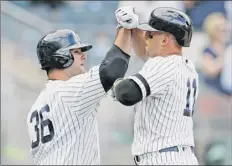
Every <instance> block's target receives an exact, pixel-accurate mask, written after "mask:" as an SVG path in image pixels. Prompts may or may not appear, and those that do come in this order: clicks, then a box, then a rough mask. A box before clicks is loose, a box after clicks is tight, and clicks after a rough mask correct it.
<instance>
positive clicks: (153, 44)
mask: <svg viewBox="0 0 232 166" xmlns="http://www.w3.org/2000/svg"><path fill="white" fill-rule="evenodd" d="M163 38H164V36H163V33H162V32H149V31H147V32H145V39H146V47H145V49H146V54H147V56H149V57H154V56H158V55H159V54H160V52H161V49H162V41H163Z"/></svg>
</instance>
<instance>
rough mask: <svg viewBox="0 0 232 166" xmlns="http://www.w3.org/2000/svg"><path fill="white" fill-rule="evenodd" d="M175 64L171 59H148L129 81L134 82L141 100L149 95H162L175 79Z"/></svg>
mask: <svg viewBox="0 0 232 166" xmlns="http://www.w3.org/2000/svg"><path fill="white" fill-rule="evenodd" d="M175 67H176V63H175V61H173V60H172V59H171V57H155V58H153V59H149V60H148V61H147V62H146V63H145V64H144V66H143V68H142V69H141V70H140V71H139V72H138V73H137V74H135V75H133V76H130V77H129V79H132V80H133V81H135V82H136V83H137V84H138V85H139V87H140V89H141V92H142V96H143V99H144V98H145V97H147V96H149V95H153V96H155V95H157V94H159V93H162V91H163V90H165V88H166V87H167V86H169V85H170V84H171V83H172V82H173V79H174V77H175V73H176V72H175Z"/></svg>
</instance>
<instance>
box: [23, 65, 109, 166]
mask: <svg viewBox="0 0 232 166" xmlns="http://www.w3.org/2000/svg"><path fill="white" fill-rule="evenodd" d="M105 94H106V93H105V91H104V89H103V86H102V84H101V81H100V78H99V66H96V67H93V68H92V69H90V70H89V72H87V73H85V74H81V75H77V76H75V77H73V78H71V79H70V80H68V81H61V80H54V81H48V83H47V84H46V87H45V88H44V89H43V91H42V92H41V93H40V95H39V96H38V98H37V100H36V102H35V103H34V105H33V106H32V109H31V111H30V112H29V114H28V118H27V123H28V127H29V134H30V139H31V141H32V145H33V148H31V154H32V156H33V159H34V162H35V164H37V165H100V154H99V141H98V127H97V121H96V117H95V115H96V111H97V110H96V107H97V105H98V103H99V101H100V99H102V98H103V97H104V96H105Z"/></svg>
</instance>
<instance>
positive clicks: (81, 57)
mask: <svg viewBox="0 0 232 166" xmlns="http://www.w3.org/2000/svg"><path fill="white" fill-rule="evenodd" d="M70 52H71V54H72V55H73V57H74V62H73V64H72V66H71V70H72V73H73V74H72V75H78V74H82V73H84V72H85V68H84V65H85V59H86V58H85V54H84V53H83V52H82V51H81V50H80V49H79V48H75V49H72V50H70Z"/></svg>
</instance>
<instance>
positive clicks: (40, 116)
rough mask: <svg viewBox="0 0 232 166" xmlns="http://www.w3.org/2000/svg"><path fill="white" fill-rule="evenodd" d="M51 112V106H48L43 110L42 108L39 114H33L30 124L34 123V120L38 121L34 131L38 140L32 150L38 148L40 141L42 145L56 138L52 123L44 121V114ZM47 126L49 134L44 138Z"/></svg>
mask: <svg viewBox="0 0 232 166" xmlns="http://www.w3.org/2000/svg"><path fill="white" fill-rule="evenodd" d="M49 111H50V109H49V106H48V105H46V106H44V107H43V108H41V110H40V111H39V112H38V111H37V110H35V111H34V112H32V114H31V118H30V123H32V120H33V119H34V118H35V119H36V125H35V126H34V130H35V132H36V140H35V141H32V144H31V148H35V147H37V146H38V145H39V142H40V141H41V142H42V143H46V142H49V141H51V140H52V139H53V137H54V128H53V124H52V121H50V120H49V119H46V120H44V119H43V112H49ZM39 125H40V129H41V131H40V130H39ZM46 126H48V130H49V134H48V135H46V136H44V127H46ZM40 136H41V137H40ZM40 138H41V140H40Z"/></svg>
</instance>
